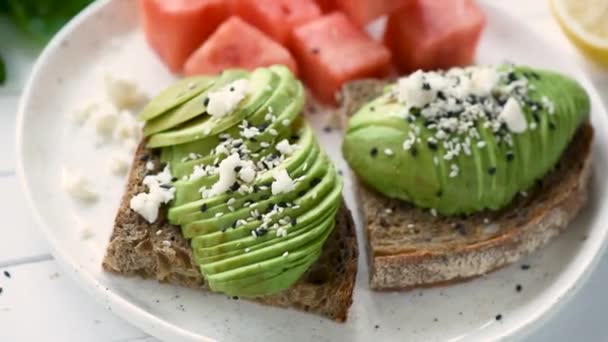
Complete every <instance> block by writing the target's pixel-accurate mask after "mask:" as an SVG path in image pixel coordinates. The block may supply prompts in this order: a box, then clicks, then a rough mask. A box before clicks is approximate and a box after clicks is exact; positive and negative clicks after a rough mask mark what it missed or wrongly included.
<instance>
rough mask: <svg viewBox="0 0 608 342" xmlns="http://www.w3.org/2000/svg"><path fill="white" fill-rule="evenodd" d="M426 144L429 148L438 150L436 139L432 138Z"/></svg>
mask: <svg viewBox="0 0 608 342" xmlns="http://www.w3.org/2000/svg"><path fill="white" fill-rule="evenodd" d="M426 144H427V145H428V146H429V148H430V149H431V150H433V151H436V150H437V143H436V142H434V141H432V140H430V141H427V143H426Z"/></svg>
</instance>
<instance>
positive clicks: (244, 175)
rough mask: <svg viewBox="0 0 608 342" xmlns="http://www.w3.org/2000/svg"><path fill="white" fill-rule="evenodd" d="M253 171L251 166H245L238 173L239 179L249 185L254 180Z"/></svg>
mask: <svg viewBox="0 0 608 342" xmlns="http://www.w3.org/2000/svg"><path fill="white" fill-rule="evenodd" d="M255 174H256V172H255V169H254V168H253V167H252V166H251V165H247V166H245V167H243V168H242V169H241V171H239V178H241V179H242V180H243V182H245V183H251V182H253V180H254V179H255Z"/></svg>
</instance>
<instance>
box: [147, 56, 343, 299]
mask: <svg viewBox="0 0 608 342" xmlns="http://www.w3.org/2000/svg"><path fill="white" fill-rule="evenodd" d="M243 79H246V80H247V81H248V83H247V92H246V95H245V96H244V98H242V100H240V101H239V102H238V103H237V104H236V105H235V106H234V107H233V108H232V109H231V110H230V111H229V112H228V113H227V114H225V115H223V116H212V115H210V114H208V113H207V108H208V107H210V103H209V101H210V100H209V99H210V98H212V96H209V95H210V94H214V92H216V93H215V94H217V92H222V91H225V89H226V88H227V87H231V85H232V84H234V83H233V82H235V81H238V80H243ZM230 89H231V90H230V91H232V89H233V88H230ZM304 102H305V90H304V87H303V86H302V84H301V83H300V82H299V81H298V80H297V79H296V78H295V77H294V75H293V74H292V73H291V72H290V71H289V69H287V68H286V67H284V66H278V65H275V66H271V67H268V68H259V69H256V70H254V71H252V72H250V73H249V72H246V71H243V70H238V69H234V70H226V71H224V72H223V73H221V74H220V75H209V76H200V77H193V78H187V79H184V80H181V81H179V82H176V83H175V84H174V85H172V86H171V87H169V88H168V89H167V90H165V91H163V92H162V93H161V94H160V95H158V97H157V98H154V99H152V101H151V102H150V103H149V104H148V105H147V106H146V107H145V108H144V110H143V111H142V113H141V114H140V116H139V118H140V119H141V120H143V121H145V127H144V134H145V135H146V136H147V137H148V139H149V140H148V147H150V148H160V152H161V160H162V161H163V162H165V163H168V165H169V167H170V170H171V174H172V177H174V178H173V181H172V186H173V187H174V188H175V195H174V198H173V200H172V201H171V202H170V204H169V210H168V213H167V219H168V220H169V222H170V223H172V224H175V225H180V226H181V229H182V234H183V235H184V237H186V238H187V239H189V240H190V244H191V246H192V250H193V254H194V259H195V260H196V262H197V264H198V266H199V267H200V270H201V273H202V274H203V276H204V277H205V279H206V280H207V282H208V283H209V285H210V287H211V289H212V290H213V291H217V292H223V293H225V294H228V295H230V296H244V297H257V296H264V295H269V294H273V293H276V292H280V291H282V290H284V289H286V288H288V287H290V286H291V285H292V284H293V283H294V282H296V281H297V280H298V279H299V278H300V277H301V276H302V274H303V273H305V272H306V271H307V270H308V268H309V267H310V266H311V265H312V264H313V263H314V262H315V261H316V260H317V259H318V257H319V255H320V253H321V249H322V247H323V244H324V243H325V241H326V240H327V237H328V236H329V235H330V234H331V232H332V231H333V229H334V225H335V216H336V213H337V211H338V210H339V208H340V203H341V193H342V180H341V179H340V177H339V176H338V174H337V171H336V169H335V167H334V166H333V164H332V163H331V161H330V160H329V158H328V157H327V155H326V154H325V153H324V152H323V151H322V149H321V147H320V146H319V143H318V142H317V139H316V137H315V135H314V132H313V131H312V129H311V128H310V127H309V126H308V124H307V123H306V122H305V121H304V120H303V119H301V118H300V117H299V114H300V112H301V111H302V108H303V106H304ZM235 160H236V161H235ZM231 163H233V164H231ZM244 169H248V170H249V171H251V170H253V171H254V172H255V176H254V177H246V176H244V175H243V172H244ZM280 172H286V174H287V176H288V178H289V179H288V180H287V181H285V179H284V178H283V179H282V180H281V177H279V176H278V174H279V173H280ZM223 177H226V178H225V179H229V181H228V182H231V183H226V180H225V179H224V178H223ZM230 177H232V178H230ZM285 182H286V183H285ZM284 183H285V184H287V185H285V184H284ZM220 185H229V186H228V187H226V186H223V187H221V186H220ZM275 187H276V189H275ZM217 189H220V190H217Z"/></svg>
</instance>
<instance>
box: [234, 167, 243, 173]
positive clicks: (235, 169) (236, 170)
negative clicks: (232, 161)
mask: <svg viewBox="0 0 608 342" xmlns="http://www.w3.org/2000/svg"><path fill="white" fill-rule="evenodd" d="M242 169H243V167H242V166H236V167H235V168H234V172H239V171H241V170H242Z"/></svg>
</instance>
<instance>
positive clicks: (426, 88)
mask: <svg viewBox="0 0 608 342" xmlns="http://www.w3.org/2000/svg"><path fill="white" fill-rule="evenodd" d="M422 89H424V90H431V85H430V84H429V83H428V82H422Z"/></svg>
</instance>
